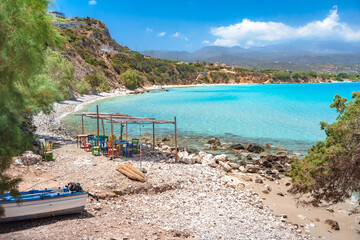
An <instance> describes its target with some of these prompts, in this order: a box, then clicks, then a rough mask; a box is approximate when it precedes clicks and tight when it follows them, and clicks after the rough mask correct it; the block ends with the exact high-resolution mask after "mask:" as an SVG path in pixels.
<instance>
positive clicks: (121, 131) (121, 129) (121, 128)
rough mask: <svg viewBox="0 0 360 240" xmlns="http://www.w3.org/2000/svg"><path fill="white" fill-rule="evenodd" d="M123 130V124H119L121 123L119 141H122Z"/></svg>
mask: <svg viewBox="0 0 360 240" xmlns="http://www.w3.org/2000/svg"><path fill="white" fill-rule="evenodd" d="M123 128H124V125H123V123H122V122H121V123H120V138H121V140H123V139H122V137H123V135H122V133H123Z"/></svg>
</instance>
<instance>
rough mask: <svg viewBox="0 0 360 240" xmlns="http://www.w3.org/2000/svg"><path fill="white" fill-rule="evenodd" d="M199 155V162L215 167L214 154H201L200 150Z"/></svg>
mask: <svg viewBox="0 0 360 240" xmlns="http://www.w3.org/2000/svg"><path fill="white" fill-rule="evenodd" d="M199 155H200V157H201V156H203V157H202V158H201V164H202V165H203V166H210V167H217V164H216V160H215V158H214V155H212V154H206V155H204V154H202V153H201V152H200V153H199Z"/></svg>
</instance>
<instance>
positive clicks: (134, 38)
mask: <svg viewBox="0 0 360 240" xmlns="http://www.w3.org/2000/svg"><path fill="white" fill-rule="evenodd" d="M55 5H56V7H50V9H54V10H61V9H62V11H63V12H65V14H66V15H67V16H79V17H86V16H89V17H93V18H95V19H98V20H101V21H103V22H104V23H105V24H106V25H107V27H108V28H109V30H110V34H111V35H112V37H113V38H115V40H116V41H117V42H118V43H119V44H122V45H126V46H128V47H130V48H132V49H133V50H137V51H141V50H150V49H151V50H153V49H154V50H184V51H194V50H197V49H199V48H201V47H204V46H209V45H217V46H229V47H230V46H241V47H245V48H248V47H253V46H265V45H270V44H275V43H280V42H286V41H293V40H302V39H314V40H329V39H330V40H336V41H342V42H344V43H346V42H360V0H342V1H333V0H312V1H308V0H302V1H293V0H291V1H289V0H287V1H280V0H262V1H260V0H252V1H251V0H247V1H240V0H238V1H235V0H233V1H227V0H222V1H220V0H219V1H213V0H207V1H203V0H189V1H187V0H182V1H181V0H173V1H172V0H167V1H163V0H151V1H149V0H132V1H129V0H126V1H125V0H113V1H110V0H56V1H55Z"/></svg>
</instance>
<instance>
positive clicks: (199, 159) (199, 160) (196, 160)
mask: <svg viewBox="0 0 360 240" xmlns="http://www.w3.org/2000/svg"><path fill="white" fill-rule="evenodd" d="M194 159H195V163H199V164H201V162H202V159H201V157H200V156H199V155H196V156H194Z"/></svg>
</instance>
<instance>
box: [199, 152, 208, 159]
mask: <svg viewBox="0 0 360 240" xmlns="http://www.w3.org/2000/svg"><path fill="white" fill-rule="evenodd" d="M206 155H207V153H206V152H204V151H200V152H199V156H200V157H201V158H204V157H205V156H206Z"/></svg>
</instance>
